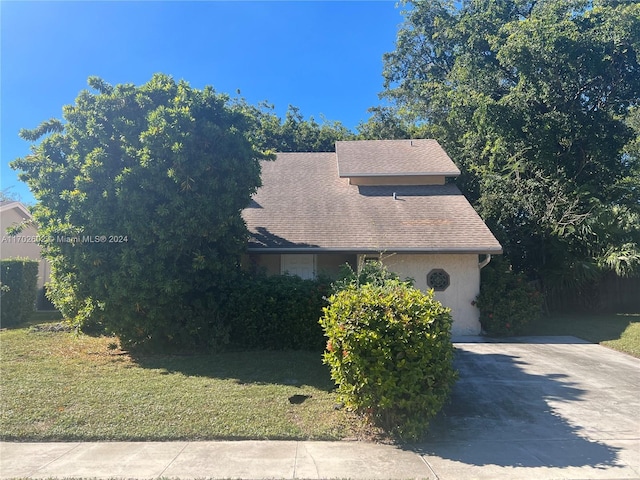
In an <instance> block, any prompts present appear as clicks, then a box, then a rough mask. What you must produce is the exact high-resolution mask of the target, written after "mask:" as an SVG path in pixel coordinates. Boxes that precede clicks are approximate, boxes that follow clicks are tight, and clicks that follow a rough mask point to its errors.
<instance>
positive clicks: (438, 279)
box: [427, 268, 450, 292]
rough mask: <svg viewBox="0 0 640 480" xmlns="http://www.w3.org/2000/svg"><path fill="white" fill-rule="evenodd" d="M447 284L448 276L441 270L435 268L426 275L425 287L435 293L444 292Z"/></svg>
mask: <svg viewBox="0 0 640 480" xmlns="http://www.w3.org/2000/svg"><path fill="white" fill-rule="evenodd" d="M449 283H450V282H449V274H448V273H447V272H445V271H444V270H443V269H441V268H435V269H433V270H431V271H430V272H429V273H428V274H427V286H428V287H429V288H433V289H434V290H435V291H436V292H444V291H445V290H446V289H447V287H448V286H449Z"/></svg>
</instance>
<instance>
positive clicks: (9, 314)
mask: <svg viewBox="0 0 640 480" xmlns="http://www.w3.org/2000/svg"><path fill="white" fill-rule="evenodd" d="M37 284H38V262H37V261H35V260H29V259H26V258H13V259H6V260H0V285H1V287H0V289H1V290H2V315H1V317H0V323H1V324H2V326H9V325H18V324H20V323H22V322H24V321H25V320H27V319H28V318H29V315H30V314H31V312H33V310H34V307H35V302H36V293H37Z"/></svg>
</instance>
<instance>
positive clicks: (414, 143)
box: [336, 139, 460, 177]
mask: <svg viewBox="0 0 640 480" xmlns="http://www.w3.org/2000/svg"><path fill="white" fill-rule="evenodd" d="M336 155H337V157H338V174H339V176H341V177H361V176H382V175H385V176H386V175H394V176H395V175H398V176H404V175H444V176H447V177H457V176H458V175H460V170H458V167H456V165H455V164H454V163H453V161H452V160H451V159H450V158H449V156H448V155H447V153H446V152H445V151H444V150H443V149H442V147H441V146H440V144H439V143H438V142H437V141H436V140H431V139H421V140H359V141H345V142H336Z"/></svg>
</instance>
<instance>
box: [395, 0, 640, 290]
mask: <svg viewBox="0 0 640 480" xmlns="http://www.w3.org/2000/svg"><path fill="white" fill-rule="evenodd" d="M405 8H406V10H405V23H404V25H403V26H402V27H401V29H400V32H399V34H398V38H397V44H396V50H395V51H394V52H392V53H390V54H387V55H386V56H385V70H384V75H385V82H386V83H385V86H386V91H385V95H386V96H387V97H388V98H389V99H391V100H392V101H393V102H395V105H396V107H397V108H398V109H400V110H402V111H404V112H409V114H410V115H411V118H412V119H413V120H415V121H417V122H419V123H422V124H423V126H424V128H425V129H426V130H428V131H429V132H430V134H431V135H434V136H435V137H436V138H438V139H439V140H440V141H441V142H442V143H443V144H444V146H445V148H446V149H447V151H448V152H449V153H450V154H451V156H452V158H454V159H455V160H456V161H457V162H458V163H459V166H460V167H461V170H462V172H463V175H462V179H461V180H462V182H461V184H462V187H463V189H464V191H465V193H466V194H467V195H468V196H469V197H470V199H471V200H472V201H473V202H474V203H475V205H476V206H477V208H478V209H479V211H480V213H481V215H482V216H483V217H484V218H485V220H486V221H487V222H488V223H489V225H490V226H491V227H492V229H493V230H494V232H495V233H496V234H497V236H498V237H499V239H500V241H501V242H502V244H503V245H504V247H505V251H506V253H507V254H508V256H509V257H510V260H511V262H512V263H513V265H514V267H515V268H517V269H519V270H522V271H526V272H528V273H529V274H531V275H536V276H538V277H539V278H542V279H543V280H544V281H545V282H546V284H547V286H558V285H561V284H563V282H566V280H568V279H580V278H588V277H589V272H594V271H597V267H598V266H601V267H608V268H613V269H615V270H617V271H618V273H622V274H626V273H630V272H632V271H633V270H634V268H635V269H637V267H638V265H639V264H640V262H639V260H640V248H639V245H640V222H639V221H638V219H639V218H640V217H639V214H640V179H639V177H638V173H639V171H640V168H639V165H640V157H639V155H638V153H639V152H638V141H637V138H638V135H639V133H640V128H639V125H638V113H637V112H638V110H637V107H638V103H639V101H640V100H639V99H640V65H639V57H638V55H639V53H640V4H639V3H638V2H628V1H625V2H622V1H620V2H618V1H610V0H607V1H604V0H603V1H598V0H593V1H587V0H562V1H555V0H546V1H545V0H537V1H536V0H466V1H462V2H454V1H447V0H427V1H421V2H417V1H416V2H410V1H409V2H406V3H405ZM634 139H635V140H634ZM634 142H635V143H634Z"/></svg>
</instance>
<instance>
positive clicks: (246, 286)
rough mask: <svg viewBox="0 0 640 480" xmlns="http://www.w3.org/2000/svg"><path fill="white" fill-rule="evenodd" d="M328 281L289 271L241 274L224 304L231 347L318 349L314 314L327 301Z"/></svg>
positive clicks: (318, 313) (321, 341)
mask: <svg viewBox="0 0 640 480" xmlns="http://www.w3.org/2000/svg"><path fill="white" fill-rule="evenodd" d="M328 290H329V283H328V281H326V280H324V279H317V280H303V279H302V278H300V277H296V276H289V275H275V276H266V275H260V274H249V273H245V274H243V275H242V276H241V277H240V278H239V279H238V280H237V281H236V282H235V283H234V284H233V285H232V286H231V287H230V291H229V295H228V297H227V301H226V306H225V307H224V316H225V318H226V322H227V323H228V325H229V328H230V342H231V344H232V345H233V346H234V347H241V348H250V349H267V350H288V349H294V350H321V349H322V346H323V344H324V337H323V334H322V328H321V327H320V325H319V324H318V318H320V316H321V315H322V308H323V307H324V306H325V305H326V304H327V302H326V299H325V298H326V295H327V293H328Z"/></svg>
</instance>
